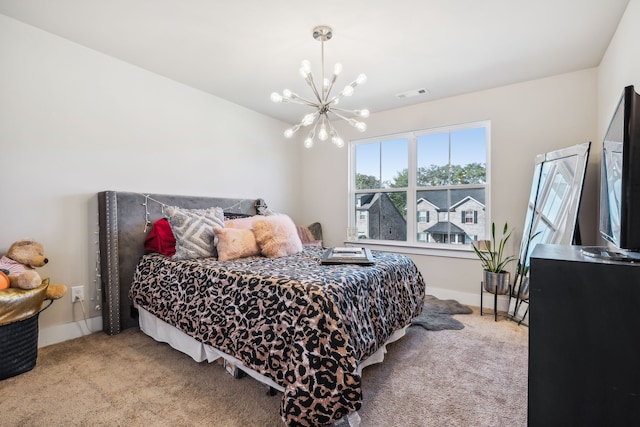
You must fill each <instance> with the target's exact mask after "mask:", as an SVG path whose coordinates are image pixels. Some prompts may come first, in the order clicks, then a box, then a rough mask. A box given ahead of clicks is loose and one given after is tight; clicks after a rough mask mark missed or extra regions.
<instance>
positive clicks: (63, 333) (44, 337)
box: [38, 316, 102, 348]
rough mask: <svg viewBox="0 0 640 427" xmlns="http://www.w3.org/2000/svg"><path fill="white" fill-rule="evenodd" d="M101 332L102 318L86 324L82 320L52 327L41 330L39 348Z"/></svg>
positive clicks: (98, 317)
mask: <svg viewBox="0 0 640 427" xmlns="http://www.w3.org/2000/svg"><path fill="white" fill-rule="evenodd" d="M87 326H88V327H87ZM101 331H102V316H97V317H92V318H90V319H87V321H86V323H85V321H84V320H80V321H78V322H72V323H65V324H64V325H57V326H51V327H49V328H46V329H40V330H39V333H38V348H40V347H46V346H48V345H52V344H57V343H59V342H63V341H68V340H72V339H74V338H80V337H82V336H85V335H89V334H92V333H94V332H101Z"/></svg>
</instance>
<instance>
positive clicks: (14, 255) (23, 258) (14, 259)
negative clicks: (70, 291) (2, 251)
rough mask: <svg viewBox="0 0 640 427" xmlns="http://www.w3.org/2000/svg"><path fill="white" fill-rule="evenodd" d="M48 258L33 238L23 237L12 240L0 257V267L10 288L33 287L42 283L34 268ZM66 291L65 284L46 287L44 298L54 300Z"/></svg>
mask: <svg viewBox="0 0 640 427" xmlns="http://www.w3.org/2000/svg"><path fill="white" fill-rule="evenodd" d="M48 262H49V260H48V259H47V258H46V257H45V256H44V247H43V246H42V244H41V243H39V242H36V241H35V240H30V239H25V240H19V241H17V242H14V243H13V244H12V245H11V247H10V248H9V251H8V252H7V253H6V255H4V256H3V257H2V258H0V269H1V270H4V272H5V274H7V276H8V277H9V284H10V287H12V288H20V289H35V288H37V287H38V286H40V285H41V284H42V279H41V278H40V274H38V272H37V271H36V270H35V268H36V267H42V266H44V265H45V264H47V263H48ZM66 293H67V287H66V286H65V285H52V284H50V285H49V286H48V287H47V293H46V296H45V298H46V299H50V300H55V299H59V298H62V297H63V296H64V295H65V294H66Z"/></svg>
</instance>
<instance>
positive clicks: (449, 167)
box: [350, 122, 489, 245]
mask: <svg viewBox="0 0 640 427" xmlns="http://www.w3.org/2000/svg"><path fill="white" fill-rule="evenodd" d="M488 126H489V123H488V122H480V123H473V124H469V125H463V126H452V127H445V128H439V129H435V130H425V131H421V132H412V133H410V134H408V135H398V136H391V137H388V138H385V139H384V140H377V141H371V140H368V141H352V142H351V143H352V144H353V145H354V149H353V150H352V151H351V154H352V156H353V158H352V159H351V161H352V165H354V166H353V169H352V170H354V171H355V176H354V177H352V180H353V181H352V182H354V183H355V186H354V188H353V189H352V193H353V198H352V200H353V201H354V202H353V207H354V210H355V212H353V213H352V214H351V215H352V216H351V218H352V219H351V221H355V222H356V225H357V228H358V235H359V236H360V238H363V239H364V238H366V239H372V240H384V241H388V240H391V241H402V242H407V243H420V244H447V245H450V244H456V245H461V244H462V245H468V244H470V243H471V241H472V240H477V239H483V238H484V235H485V227H486V224H487V221H488V219H487V218H486V212H487V206H486V197H485V194H486V183H487V173H488V171H487V161H486V159H487V147H488V141H487V139H488ZM410 168H411V170H410ZM409 194H412V195H415V197H414V196H412V199H411V200H408V198H407V197H408V195H409ZM351 221H350V224H351ZM407 224H410V225H411V226H410V227H408V225H407Z"/></svg>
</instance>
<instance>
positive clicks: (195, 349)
mask: <svg viewBox="0 0 640 427" xmlns="http://www.w3.org/2000/svg"><path fill="white" fill-rule="evenodd" d="M136 308H137V309H138V312H139V315H140V316H139V323H140V330H141V331H142V332H144V333H145V334H147V335H148V336H150V337H151V338H153V339H154V340H156V341H159V342H164V343H167V344H169V345H170V346H171V347H173V348H175V349H176V350H178V351H181V352H182V353H185V354H187V355H189V356H191V358H192V359H193V360H195V361H196V362H204V361H205V360H206V361H207V362H213V361H215V360H217V359H219V358H221V357H222V358H223V359H225V360H227V361H228V362H230V363H232V364H233V365H234V366H236V367H238V368H239V369H242V371H243V372H246V373H247V375H249V376H251V377H253V378H255V379H256V380H258V381H260V382H261V383H263V384H266V385H268V386H270V387H273V388H274V389H276V390H278V391H281V392H283V391H284V388H283V387H281V386H280V385H278V384H276V383H275V382H274V381H273V380H271V379H270V378H268V377H266V376H264V375H262V374H260V373H258V372H256V371H254V370H253V369H250V368H247V367H246V366H244V365H243V364H242V362H241V361H240V360H238V359H236V358H235V357H233V356H230V355H228V354H226V353H224V352H222V351H220V350H218V349H216V348H214V347H212V346H210V345H208V344H203V343H201V342H200V341H197V340H196V339H194V338H192V337H190V336H189V335H187V334H185V333H184V332H182V331H180V330H179V329H177V328H175V327H174V326H171V325H170V324H168V323H167V322H165V321H163V320H160V319H158V318H157V317H156V316H154V315H153V314H151V313H149V312H148V311H146V310H145V309H143V308H141V307H136ZM408 327H409V326H405V327H404V328H402V329H398V330H397V331H395V332H394V333H393V334H392V335H391V337H389V339H388V340H387V341H386V342H385V343H384V345H383V346H381V347H380V348H379V349H378V351H376V352H375V353H373V354H372V355H371V356H369V357H368V358H367V359H365V360H364V361H362V362H360V365H359V366H358V370H357V372H358V374H359V375H361V374H362V369H363V368H365V367H367V366H369V365H373V364H374V363H380V362H382V361H383V360H384V355H385V354H386V352H387V344H390V343H392V342H394V341H396V340H398V339H400V338H402V337H403V336H404V335H405V334H406V332H407V328H408ZM347 419H348V421H349V425H350V426H351V427H357V426H359V425H360V416H359V415H358V413H357V412H356V413H353V414H349V415H348V416H347Z"/></svg>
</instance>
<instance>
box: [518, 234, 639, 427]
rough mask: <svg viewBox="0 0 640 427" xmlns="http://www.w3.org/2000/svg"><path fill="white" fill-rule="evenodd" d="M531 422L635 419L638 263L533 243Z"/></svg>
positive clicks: (595, 423)
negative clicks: (534, 246)
mask: <svg viewBox="0 0 640 427" xmlns="http://www.w3.org/2000/svg"><path fill="white" fill-rule="evenodd" d="M530 274H531V276H530V286H531V287H530V310H529V316H530V317H529V396H528V397H529V408H528V418H529V427H538V426H540V427H542V426H544V427H550V426H563V427H567V426H581V427H583V426H607V427H611V426H631V425H640V264H638V263H636V264H632V263H627V262H611V261H605V260H602V259H600V258H593V257H588V256H585V255H583V254H582V252H581V247H580V246H559V245H537V246H536V248H535V249H534V251H533V253H532V256H531V270H530Z"/></svg>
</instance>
